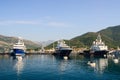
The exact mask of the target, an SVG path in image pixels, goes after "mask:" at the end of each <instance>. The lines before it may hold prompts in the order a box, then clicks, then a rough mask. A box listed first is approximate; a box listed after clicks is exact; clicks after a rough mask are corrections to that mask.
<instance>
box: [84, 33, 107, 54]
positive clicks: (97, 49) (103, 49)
mask: <svg viewBox="0 0 120 80" xmlns="http://www.w3.org/2000/svg"><path fill="white" fill-rule="evenodd" d="M84 52H85V54H86V53H87V54H89V55H90V54H93V55H98V56H104V55H106V54H107V53H108V52H109V51H108V46H106V45H105V43H104V42H103V41H102V39H101V35H100V34H98V36H97V39H96V40H95V41H93V44H92V46H91V48H90V50H88V51H84Z"/></svg>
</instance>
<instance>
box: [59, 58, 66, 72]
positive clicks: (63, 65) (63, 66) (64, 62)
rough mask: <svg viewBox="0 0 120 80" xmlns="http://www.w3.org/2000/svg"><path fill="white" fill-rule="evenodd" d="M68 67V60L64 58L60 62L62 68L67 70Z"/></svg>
mask: <svg viewBox="0 0 120 80" xmlns="http://www.w3.org/2000/svg"><path fill="white" fill-rule="evenodd" d="M67 67H68V61H67V60H62V61H61V62H60V70H61V71H65V70H67Z"/></svg>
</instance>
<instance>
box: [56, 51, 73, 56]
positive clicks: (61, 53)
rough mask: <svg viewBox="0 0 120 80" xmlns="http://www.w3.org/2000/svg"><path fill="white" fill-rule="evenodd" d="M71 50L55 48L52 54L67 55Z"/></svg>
mask: <svg viewBox="0 0 120 80" xmlns="http://www.w3.org/2000/svg"><path fill="white" fill-rule="evenodd" d="M71 51H72V50H56V52H55V53H54V55H57V56H69V55H70V53H71Z"/></svg>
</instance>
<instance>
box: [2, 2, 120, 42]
mask: <svg viewBox="0 0 120 80" xmlns="http://www.w3.org/2000/svg"><path fill="white" fill-rule="evenodd" d="M119 4H120V0H0V34H1V35H6V36H16V37H19V36H21V37H23V38H25V39H29V40H33V41H47V40H59V39H71V38H73V37H76V36H79V35H82V34H84V33H86V32H96V31H99V30H101V29H105V28H107V27H109V26H115V25H120V5H119Z"/></svg>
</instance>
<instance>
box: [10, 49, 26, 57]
mask: <svg viewBox="0 0 120 80" xmlns="http://www.w3.org/2000/svg"><path fill="white" fill-rule="evenodd" d="M11 55H12V56H19V55H25V51H24V50H23V49H13V52H12V54H11Z"/></svg>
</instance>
